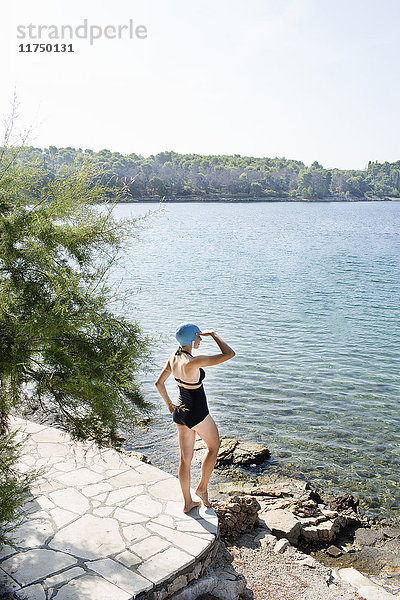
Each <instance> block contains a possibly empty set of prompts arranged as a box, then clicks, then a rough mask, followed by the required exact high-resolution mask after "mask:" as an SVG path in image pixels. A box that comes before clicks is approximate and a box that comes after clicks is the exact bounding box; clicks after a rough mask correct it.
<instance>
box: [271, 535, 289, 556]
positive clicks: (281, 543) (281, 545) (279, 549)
mask: <svg viewBox="0 0 400 600" xmlns="http://www.w3.org/2000/svg"><path fill="white" fill-rule="evenodd" d="M288 546H289V540H287V539H286V538H281V539H280V540H278V541H277V542H276V544H275V546H274V552H276V553H277V554H283V552H285V550H286V548H287V547H288Z"/></svg>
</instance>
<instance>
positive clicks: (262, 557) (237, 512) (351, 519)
mask: <svg viewBox="0 0 400 600" xmlns="http://www.w3.org/2000/svg"><path fill="white" fill-rule="evenodd" d="M203 452H204V444H203V443H202V441H201V440H199V441H197V443H196V447H195V460H197V461H200V460H201V458H202V455H203ZM268 456H269V452H268V449H267V448H266V447H265V446H262V445H260V444H246V443H244V442H240V441H238V440H234V439H225V440H222V444H221V449H220V454H219V457H218V461H217V465H216V469H217V470H221V469H225V472H227V473H230V474H231V475H232V481H231V482H229V483H225V484H222V485H220V488H219V491H218V500H217V501H215V502H213V506H214V508H215V510H216V512H217V514H218V517H219V521H220V531H221V537H222V539H223V540H224V543H225V544H226V548H227V549H228V550H229V552H230V554H231V556H232V564H233V565H234V566H235V567H236V568H237V569H238V570H239V572H240V573H241V574H242V575H244V577H245V578H246V580H247V582H248V586H250V587H248V597H249V598H255V599H256V600H257V599H258V598H259V599H260V600H261V598H268V599H270V600H274V599H275V598H276V600H278V598H279V599H280V600H282V598H293V599H294V598H297V597H301V598H307V600H308V599H311V598H313V597H314V595H313V594H314V592H312V589H314V588H315V589H319V588H320V585H321V577H322V582H323V584H324V586H325V588H326V582H325V579H329V580H331V583H332V582H335V585H336V589H338V588H337V585H339V582H340V581H341V582H343V581H344V580H348V581H349V582H352V583H353V585H356V582H358V584H359V588H360V589H364V588H365V587H366V586H367V584H368V585H369V586H370V587H371V586H372V585H373V584H376V586H377V587H376V589H373V591H372V596H371V598H372V600H378V598H382V599H383V598H389V597H392V598H393V597H394V598H395V597H398V598H400V519H398V518H392V519H387V518H381V517H372V518H371V517H367V516H365V515H363V514H361V513H360V511H359V502H358V499H357V498H355V497H354V496H353V495H351V494H345V495H337V496H334V495H332V494H328V493H324V492H321V491H320V490H317V489H316V488H313V487H312V486H311V485H310V483H309V482H305V481H299V480H296V479H293V478H288V477H282V476H279V475H277V474H273V475H263V476H260V477H253V478H250V479H249V478H243V477H240V479H241V480H239V481H235V480H234V479H235V468H236V467H239V466H249V465H256V464H259V463H261V462H263V461H264V460H265V457H268ZM282 554H284V555H285V556H286V559H287V561H286V562H287V565H286V568H287V569H289V571H290V572H291V573H292V571H293V569H294V570H296V568H297V567H299V566H300V565H302V566H303V567H307V569H308V571H310V570H312V571H313V575H310V573H308V576H307V577H308V579H310V578H311V579H312V580H313V581H314V580H315V578H316V580H315V581H314V583H313V584H311V583H310V582H308V583H307V586H308V587H309V588H310V589H308V591H307V592H305V591H304V590H303V595H301V596H299V595H297V596H296V595H294V596H293V595H290V594H289V595H286V596H285V595H282V588H281V587H280V585H279V581H280V580H279V577H280V576H283V575H282V573H283V572H282V569H283V566H282V565H281V571H280V570H279V569H278V568H277V570H276V573H275V587H276V595H274V594H275V592H274V591H273V590H272V588H271V585H272V584H271V581H273V580H274V576H273V575H272V572H273V571H274V568H275V567H277V565H276V562H277V561H278V562H279V561H281V558H277V556H278V555H282ZM267 557H268V561H269V563H268V564H267V562H266V560H267ZM271 561H272V563H271ZM256 565H258V569H257V568H256ZM273 565H275V567H274V566H273ZM296 565H297V566H296ZM295 566H296V568H295ZM271 570H272V571H271ZM255 573H256V574H255ZM292 574H293V573H292ZM303 575H304V573H303ZM363 575H365V576H366V577H367V579H365V581H364V580H363V579H362V577H363ZM286 576H287V577H289V575H288V574H286ZM298 577H300V575H298ZM271 578H272V579H271ZM343 578H344V579H343ZM289 579H290V577H289ZM300 579H301V577H300ZM366 582H367V583H366ZM281 583H282V582H281ZM314 584H315V585H314ZM252 586H253V587H252ZM363 586H364V587H363ZM272 587H273V586H272ZM283 587H284V586H283ZM339 587H340V586H339ZM356 587H357V586H356ZM253 588H254V589H253ZM325 588H324V589H325ZM257 590H258V591H257ZM260 590H261V591H260ZM266 590H267V591H268V595H265V594H266V593H267V591H266ZM320 592H321V590H320ZM320 592H319V593H320ZM316 593H317V592H316ZM324 593H325V595H320V596H318V594H317V595H316V596H315V597H316V598H335V597H341V598H343V597H349V598H357V597H361V598H363V597H368V596H365V595H364V596H363V595H361V596H357V595H351V594H354V589H353V591H351V592H349V593H350V595H349V596H343V595H342V596H335V595H332V594H331V595H327V591H326V589H325V592H324ZM341 593H344V592H343V590H341ZM251 594H253V596H251ZM263 594H264V595H263ZM304 594H306V595H304ZM385 594H388V595H386V596H385Z"/></svg>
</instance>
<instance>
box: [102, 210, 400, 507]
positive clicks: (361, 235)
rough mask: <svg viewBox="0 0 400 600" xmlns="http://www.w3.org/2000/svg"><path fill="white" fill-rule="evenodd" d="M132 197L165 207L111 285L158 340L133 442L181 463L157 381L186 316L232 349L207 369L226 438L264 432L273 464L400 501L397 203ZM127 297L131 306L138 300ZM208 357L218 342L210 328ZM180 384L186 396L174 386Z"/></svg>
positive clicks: (372, 498) (212, 403)
mask: <svg viewBox="0 0 400 600" xmlns="http://www.w3.org/2000/svg"><path fill="white" fill-rule="evenodd" d="M158 207H159V205H157V204H154V205H148V204H127V205H121V206H118V207H117V213H116V214H117V215H120V216H135V217H137V216H140V215H143V214H144V213H146V212H148V210H149V209H151V210H153V211H156V212H155V213H154V214H153V215H152V216H151V217H150V219H149V220H148V223H147V225H145V226H144V228H143V229H142V230H141V232H140V235H139V238H138V239H134V240H132V244H131V247H130V250H129V252H128V253H127V254H125V256H124V260H123V264H120V265H119V267H118V269H117V270H115V271H114V274H113V279H114V285H115V284H116V283H117V281H118V282H119V285H120V288H121V289H122V290H123V289H125V288H127V287H132V288H133V289H134V290H135V293H134V294H133V295H131V296H130V299H129V302H130V308H129V311H128V312H129V313H130V315H131V317H132V318H134V319H137V320H138V321H139V322H140V323H141V324H142V327H143V329H144V331H145V332H146V333H148V334H150V335H152V336H153V337H154V338H155V339H156V341H157V344H156V346H155V350H154V362H153V364H152V365H151V367H152V369H153V371H152V372H150V373H148V374H147V375H146V376H144V377H143V387H144V391H145V394H146V396H147V397H148V398H149V399H150V400H153V401H154V402H156V403H157V407H156V409H155V412H154V420H153V425H152V428H151V429H149V430H148V431H146V432H144V433H142V432H140V431H139V432H138V437H137V439H135V440H134V441H133V445H134V446H135V447H140V448H141V449H142V451H143V452H145V453H146V454H148V455H149V456H150V457H151V458H152V459H153V462H154V463H155V464H157V465H159V466H161V467H163V468H169V470H170V471H171V472H173V473H176V470H177V461H178V447H177V440H176V428H175V425H174V423H173V422H172V420H171V417H170V415H169V413H168V411H167V409H166V407H165V405H164V403H163V401H162V400H161V398H159V397H158V395H157V392H156V390H155V388H154V380H155V376H156V375H157V373H158V371H159V369H160V368H161V367H162V366H163V364H164V363H165V360H166V358H167V357H168V355H169V353H170V352H172V351H173V350H174V349H175V348H176V347H177V344H176V342H175V338H174V331H175V328H176V326H177V325H178V324H179V323H180V322H184V321H193V322H195V323H197V324H198V325H199V326H200V327H201V328H211V327H212V328H215V329H216V330H217V331H218V333H219V334H220V335H221V336H222V337H223V338H224V339H225V340H226V341H227V342H228V343H229V344H230V345H231V346H232V347H233V348H234V350H235V351H236V357H235V358H234V359H233V360H231V361H229V362H228V363H225V364H223V365H219V366H218V367H212V368H209V369H207V377H206V381H205V388H206V393H207V397H208V401H209V407H210V411H211V413H212V415H213V417H214V419H215V421H216V422H217V424H218V427H219V430H220V433H221V435H223V436H229V437H237V438H240V439H244V440H249V441H255V442H261V443H264V444H266V445H267V446H268V447H269V449H270V451H271V454H272V458H271V460H270V462H269V463H268V464H267V468H266V470H265V472H271V471H279V472H281V473H285V474H289V475H294V476H301V477H305V478H306V479H308V480H310V481H311V482H312V483H314V484H315V485H321V487H323V488H324V489H326V490H328V489H329V490H331V491H333V492H340V491H346V492H350V493H356V494H359V495H360V497H361V499H362V505H363V507H364V508H366V507H367V506H368V511H369V512H374V511H382V512H388V511H392V512H393V511H394V512H398V511H399V509H400V469H399V463H400V411H399V397H400V384H399V374H400V373H399V371H400V360H399V359H400V350H399V333H400V331H399V329H400V327H399V323H400V234H399V232H400V203H396V202H358V203H345V202H343V203H342V202H340V203H337V202H332V203H325V202H315V203H298V202H296V203H291V202H277V203H254V204H246V203H233V204H231V203H223V204H218V203H215V204H214V203H204V204H203V203H184V204H165V205H164V206H163V208H161V209H158ZM129 302H128V305H129ZM201 351H202V353H213V352H214V351H216V345H215V343H214V342H213V341H212V340H204V341H203V342H202V345H201ZM168 389H169V391H170V394H171V396H172V398H173V399H174V398H176V391H175V390H176V387H175V385H174V384H173V383H172V381H171V383H170V384H169V385H168Z"/></svg>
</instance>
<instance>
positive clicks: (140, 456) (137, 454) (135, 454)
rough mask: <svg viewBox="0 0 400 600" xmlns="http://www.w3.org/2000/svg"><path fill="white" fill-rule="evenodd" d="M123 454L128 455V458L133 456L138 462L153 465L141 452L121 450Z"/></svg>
mask: <svg viewBox="0 0 400 600" xmlns="http://www.w3.org/2000/svg"><path fill="white" fill-rule="evenodd" d="M121 453H122V454H127V455H128V456H132V457H133V458H136V459H137V460H140V461H141V462H144V463H147V464H148V465H151V460H150V459H149V457H148V456H146V455H145V454H142V453H141V452H137V451H136V450H121Z"/></svg>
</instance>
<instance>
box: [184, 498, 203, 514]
mask: <svg viewBox="0 0 400 600" xmlns="http://www.w3.org/2000/svg"><path fill="white" fill-rule="evenodd" d="M197 506H201V502H195V501H194V500H192V501H191V502H189V504H185V506H184V509H183V512H184V513H187V512H189V511H190V510H192V508H196V507H197Z"/></svg>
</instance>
